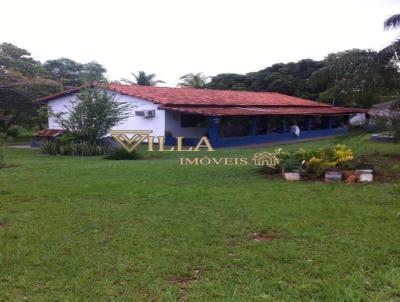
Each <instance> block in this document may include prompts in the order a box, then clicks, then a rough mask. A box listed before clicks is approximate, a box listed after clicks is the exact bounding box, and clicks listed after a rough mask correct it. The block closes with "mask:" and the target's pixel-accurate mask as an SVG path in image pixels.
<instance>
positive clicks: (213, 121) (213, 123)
mask: <svg viewBox="0 0 400 302" xmlns="http://www.w3.org/2000/svg"><path fill="white" fill-rule="evenodd" d="M220 122H221V118H220V117H217V116H209V117H208V138H209V140H210V143H211V145H213V146H214V144H215V143H216V142H217V140H218V129H219V123H220Z"/></svg>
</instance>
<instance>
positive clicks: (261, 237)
mask: <svg viewBox="0 0 400 302" xmlns="http://www.w3.org/2000/svg"><path fill="white" fill-rule="evenodd" d="M251 239H252V240H254V241H271V240H275V239H278V237H277V236H275V235H272V234H266V233H254V234H253V235H252V236H251Z"/></svg>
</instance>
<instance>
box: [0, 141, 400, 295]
mask: <svg viewBox="0 0 400 302" xmlns="http://www.w3.org/2000/svg"><path fill="white" fill-rule="evenodd" d="M338 142H340V143H345V144H347V145H348V146H350V147H352V148H353V150H354V152H355V153H356V154H357V155H359V154H373V153H374V152H376V151H380V152H381V153H391V154H400V146H397V145H393V144H381V143H372V142H369V141H368V140H367V139H366V137H353V138H342V139H331V140H323V141H318V142H309V143H303V144H301V145H288V146H284V148H298V147H300V146H302V147H309V146H319V145H320V146H321V145H327V144H336V143H338ZM268 149H270V150H272V149H274V148H258V149H225V150H218V151H216V152H214V153H213V154H211V153H209V154H207V155H208V156H218V157H219V156H223V157H231V156H249V157H251V156H252V155H253V154H254V153H255V152H259V151H262V150H268ZM203 155H204V154H203ZM146 156H147V157H148V155H146ZM179 156H181V154H176V153H174V154H166V153H164V154H160V153H158V154H155V155H154V158H147V159H144V160H138V161H109V160H103V159H102V158H99V157H97V158H73V157H54V156H53V157H48V156H43V155H40V154H38V152H37V151H36V150H20V149H12V148H8V149H7V155H6V160H7V162H8V163H9V164H14V165H16V166H14V167H12V168H6V169H1V170H0V301H400V198H399V197H400V183H399V182H398V181H394V182H391V183H375V184H372V185H362V184H352V185H348V184H345V183H339V184H325V183H320V182H299V183H288V182H285V181H283V180H280V179H268V178H267V177H265V176H264V175H263V174H261V173H260V171H259V170H257V169H256V168H255V167H253V166H252V165H248V166H180V165H179V161H178V157H179ZM190 156H193V154H190ZM371 157H373V156H372V155H371ZM385 169H399V165H397V166H396V165H395V166H393V167H386V168H385ZM256 232H263V233H265V234H269V235H272V236H273V237H274V238H275V239H274V240H271V241H254V240H252V235H253V234H254V233H256ZM184 278H188V279H184ZM181 280H186V281H185V282H180V281H181Z"/></svg>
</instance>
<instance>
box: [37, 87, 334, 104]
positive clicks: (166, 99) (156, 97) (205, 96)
mask: <svg viewBox="0 0 400 302" xmlns="http://www.w3.org/2000/svg"><path fill="white" fill-rule="evenodd" d="M81 88H82V87H79V88H74V89H71V90H66V91H63V92H61V93H57V94H53V95H50V96H48V97H45V98H42V99H41V101H50V100H52V99H56V98H59V97H62V96H64V95H67V94H72V93H76V92H78V91H79V90H80V89H81ZM110 89H111V90H113V91H115V92H118V93H121V94H125V95H129V96H133V97H137V98H140V99H144V100H148V101H151V102H153V103H156V104H160V105H164V106H174V105H186V106H191V105H194V106H209V105H211V106H313V107H314V106H318V107H320V106H324V107H325V106H326V107H328V106H329V105H326V104H322V103H318V102H313V101H309V100H305V99H301V98H297V97H293V96H288V95H283V94H279V93H274V92H250V91H233V90H214V89H194V88H171V87H152V86H140V85H120V84H110Z"/></svg>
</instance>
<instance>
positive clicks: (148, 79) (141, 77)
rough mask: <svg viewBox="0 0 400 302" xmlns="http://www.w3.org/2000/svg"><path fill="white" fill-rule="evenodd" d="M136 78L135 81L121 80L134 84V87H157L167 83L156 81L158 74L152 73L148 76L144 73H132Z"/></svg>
mask: <svg viewBox="0 0 400 302" xmlns="http://www.w3.org/2000/svg"><path fill="white" fill-rule="evenodd" d="M132 75H133V77H134V78H135V79H134V80H133V81H131V80H128V79H121V81H123V82H126V83H129V84H132V85H142V86H156V85H157V84H160V83H165V82H164V81H161V80H156V79H155V78H156V74H155V73H150V74H146V72H144V71H139V72H138V73H137V74H134V73H132Z"/></svg>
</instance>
